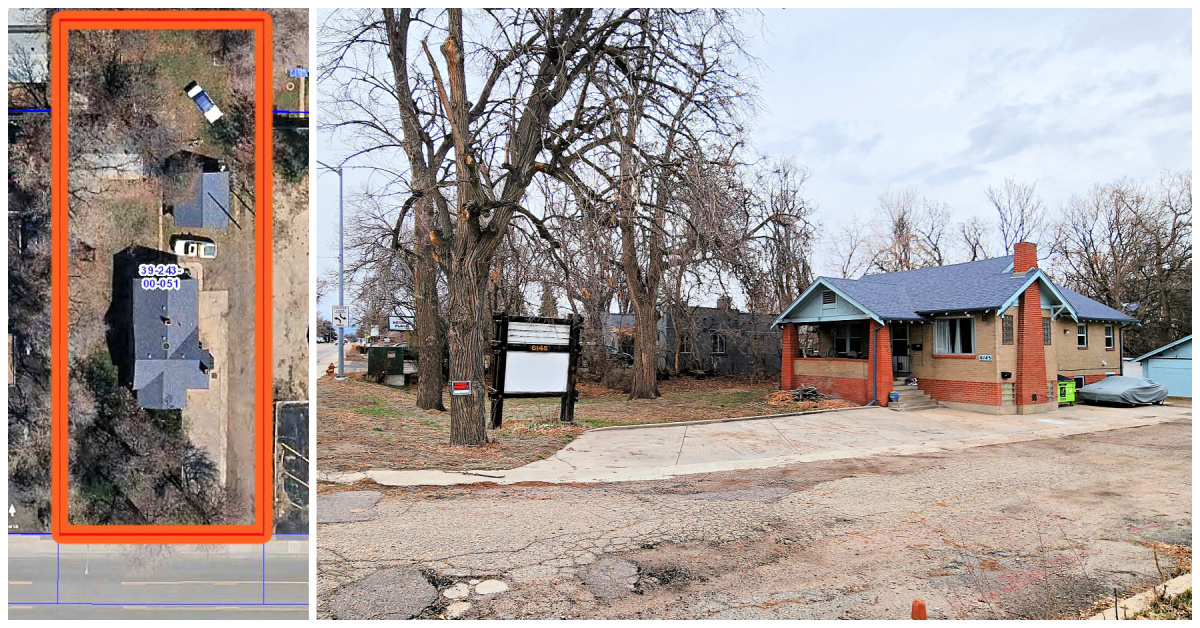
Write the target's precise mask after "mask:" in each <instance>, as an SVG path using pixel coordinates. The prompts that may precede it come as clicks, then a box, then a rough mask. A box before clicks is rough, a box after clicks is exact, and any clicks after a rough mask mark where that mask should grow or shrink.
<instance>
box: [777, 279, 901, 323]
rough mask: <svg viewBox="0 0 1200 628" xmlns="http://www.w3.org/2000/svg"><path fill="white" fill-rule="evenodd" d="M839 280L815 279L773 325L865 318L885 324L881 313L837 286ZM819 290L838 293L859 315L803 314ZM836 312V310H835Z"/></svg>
mask: <svg viewBox="0 0 1200 628" xmlns="http://www.w3.org/2000/svg"><path fill="white" fill-rule="evenodd" d="M837 281H838V280H836V279H830V278H828V277H817V279H816V281H814V282H813V283H812V285H811V286H809V287H808V289H807V290H805V291H804V293H803V294H801V295H800V297H799V298H797V299H796V300H795V301H793V302H792V304H791V305H789V306H787V307H786V308H785V309H784V310H783V312H782V313H780V314H779V316H778V317H777V318H776V319H775V322H773V323H771V327H775V326H777V325H779V324H780V323H818V322H821V321H834V320H863V319H871V320H874V321H876V322H878V323H879V324H881V325H882V324H883V319H882V318H880V317H879V315H877V314H875V313H874V312H872V311H871V310H870V309H868V308H866V307H864V306H863V305H862V304H861V303H859V302H858V301H857V300H856V299H854V298H853V297H851V296H850V295H849V294H847V293H846V291H845V290H843V289H841V288H839V287H838V286H837ZM843 281H844V280H843ZM818 290H820V291H821V292H825V291H832V292H833V293H834V294H835V295H837V297H838V298H839V299H841V300H842V301H844V302H845V304H847V305H849V306H850V307H852V308H853V309H855V310H857V311H858V312H859V315H846V314H837V313H832V314H830V315H817V316H812V315H804V314H802V313H801V310H802V305H803V304H805V303H806V302H807V301H809V300H810V298H813V299H815V298H817V297H814V296H813V295H815V294H816V293H817V291H818ZM817 305H818V308H819V307H820V304H817ZM835 312H836V310H835Z"/></svg>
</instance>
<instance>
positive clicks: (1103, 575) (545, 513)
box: [317, 416, 1191, 619]
mask: <svg viewBox="0 0 1200 628" xmlns="http://www.w3.org/2000/svg"><path fill="white" fill-rule="evenodd" d="M338 488H339V487H333V486H324V487H323V491H324V492H323V496H327V495H330V494H331V492H333V491H336V490H337V489H338ZM353 488H355V489H359V490H362V489H378V490H380V492H381V493H382V499H381V500H380V501H379V502H378V504H376V506H375V512H374V516H373V518H372V519H370V520H367V521H355V522H346V523H325V524H320V525H319V528H318V536H317V538H318V554H317V556H318V598H319V605H318V615H319V616H320V617H324V618H329V617H333V616H334V613H332V612H331V610H330V608H329V605H328V603H327V600H328V599H329V597H330V596H331V595H332V594H333V593H334V592H336V590H337V589H338V588H339V587H342V586H347V585H352V584H353V583H355V582H357V581H360V580H362V579H364V578H366V577H367V576H369V575H370V574H372V573H374V572H376V571H377V570H380V569H388V568H413V569H419V570H421V571H422V573H425V574H427V575H428V577H429V578H430V580H431V583H432V584H433V585H434V586H435V587H436V588H438V589H439V590H445V589H446V588H448V587H450V586H452V585H453V583H455V582H459V581H462V580H465V579H468V578H474V579H478V578H495V579H499V580H502V581H504V582H506V583H508V584H509V586H510V588H509V590H508V591H507V592H505V593H503V594H500V595H492V596H485V597H481V598H477V599H476V598H471V599H469V600H468V601H469V602H470V610H468V611H465V614H463V615H462V617H464V618H469V619H511V618H545V619H549V618H614V619H616V618H625V619H636V618H643V619H645V618H662V619H695V618H716V619H835V618H877V619H885V618H887V619H896V618H906V617H907V616H908V613H909V610H910V607H911V604H912V601H913V599H922V600H924V601H925V603H926V605H927V607H928V609H929V616H930V618H988V617H1029V618H1034V617H1067V616H1077V615H1078V613H1080V612H1081V611H1083V610H1085V609H1086V608H1087V607H1089V606H1090V605H1091V604H1092V603H1093V602H1095V601H1096V600H1099V599H1102V598H1103V596H1104V595H1106V594H1108V595H1111V593H1112V591H1113V589H1114V588H1116V589H1120V590H1121V591H1122V592H1123V593H1124V592H1130V593H1132V592H1134V591H1136V590H1139V589H1140V588H1141V587H1144V586H1148V585H1150V584H1153V583H1154V582H1156V581H1157V579H1158V574H1157V570H1156V567H1155V564H1154V555H1153V551H1152V549H1151V545H1152V543H1153V542H1154V541H1159V542H1165V543H1172V544H1181V545H1188V546H1190V545H1191V419H1190V416H1188V417H1186V418H1182V419H1179V420H1174V421H1171V422H1167V423H1161V424H1158V425H1152V426H1147V427H1140V428H1129V429H1121V430H1113V431H1108V432H1095V433H1089V434H1081V435H1076V436H1068V437H1064V438H1054V439H1046V440H1037V441H1028V442H1018V443H1011V444H1004V445H995V446H989V447H978V448H973V449H965V450H958V451H950V452H945V453H940V454H921V455H913V456H891V457H873V458H865V459H857V460H829V461H820V462H808V463H801V464H794V465H789V466H785V467H778V468H770V469H759V470H743V471H730V472H721V473H708V474H699V475H692V476H684V477H678V478H672V479H669V480H655V481H644V482H624V483H612V484H576V485H570V484H567V485H522V484H517V485H507V486H497V485H494V484H475V485H468V486H454V487H423V488H411V487H378V486H375V485H371V484H368V483H358V484H356V485H354V487H353ZM319 505H320V502H318V507H319ZM602 559H605V560H606V562H605V563H604V569H602V570H599V572H600V573H601V575H602V576H603V575H604V574H608V573H612V574H616V575H614V576H613V577H612V578H610V579H609V580H610V581H606V580H604V578H602V577H599V576H596V575H595V573H596V572H597V569H596V568H594V567H593V568H591V570H590V571H589V570H588V568H589V566H592V565H593V564H594V563H597V562H598V561H600V560H602ZM608 559H615V560H616V561H624V562H613V561H611V560H608ZM626 563H628V564H626ZM634 569H636V575H632V574H634V571H633V570H634ZM581 572H582V574H583V575H581ZM434 610H435V611H436V609H434ZM425 616H435V617H436V616H438V614H437V613H436V612H432V614H431V613H427V614H426V615H425Z"/></svg>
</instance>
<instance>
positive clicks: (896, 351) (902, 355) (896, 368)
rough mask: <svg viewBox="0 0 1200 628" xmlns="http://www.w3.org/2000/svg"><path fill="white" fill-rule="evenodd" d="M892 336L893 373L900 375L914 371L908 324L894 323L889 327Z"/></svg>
mask: <svg viewBox="0 0 1200 628" xmlns="http://www.w3.org/2000/svg"><path fill="white" fill-rule="evenodd" d="M888 331H890V332H891V336H892V375H893V376H896V377H899V376H902V375H908V374H909V373H911V372H912V370H911V369H912V367H911V358H910V357H909V355H908V325H907V324H893V325H891V327H890V328H889V329H888Z"/></svg>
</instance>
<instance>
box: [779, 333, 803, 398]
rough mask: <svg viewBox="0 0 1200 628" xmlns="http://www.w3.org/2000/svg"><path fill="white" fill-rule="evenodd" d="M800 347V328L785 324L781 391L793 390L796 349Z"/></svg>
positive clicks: (780, 381)
mask: <svg viewBox="0 0 1200 628" xmlns="http://www.w3.org/2000/svg"><path fill="white" fill-rule="evenodd" d="M799 345H800V328H799V327H798V326H797V325H796V324H795V323H784V324H783V368H781V369H780V376H779V389H780V390H791V389H792V385H793V384H792V371H793V369H794V368H795V366H796V363H795V362H794V360H795V359H796V349H797V347H798V346H799Z"/></svg>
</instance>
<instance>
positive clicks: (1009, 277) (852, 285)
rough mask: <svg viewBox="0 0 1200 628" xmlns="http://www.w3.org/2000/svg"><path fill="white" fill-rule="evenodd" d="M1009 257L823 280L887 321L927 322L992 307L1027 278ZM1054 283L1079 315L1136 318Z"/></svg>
mask: <svg viewBox="0 0 1200 628" xmlns="http://www.w3.org/2000/svg"><path fill="white" fill-rule="evenodd" d="M1012 263H1013V258H1012V256H1011V255H1007V256H1004V257H995V258H991V259H985V260H979V261H975V262H966V263H963V264H951V265H949V266H934V267H931V268H920V269H917V270H906V271H902V272H896V273H883V274H878V275H865V276H863V277H861V278H859V279H831V278H827V277H823V278H821V279H822V280H823V281H825V282H827V283H828V284H829V285H831V286H833V287H834V288H836V289H838V290H840V291H842V292H843V293H844V294H846V295H847V296H849V297H850V298H851V299H854V300H855V301H857V302H858V303H859V304H861V305H862V306H863V307H865V308H867V309H868V310H870V311H871V312H872V313H874V314H875V315H876V316H878V317H880V318H881V319H883V320H926V319H927V318H928V316H930V315H932V314H934V313H938V312H964V311H980V310H994V309H997V308H1000V307H1001V306H1003V305H1004V304H1005V303H1006V302H1007V301H1008V300H1009V298H1011V297H1012V296H1013V295H1014V294H1016V292H1017V291H1018V290H1020V289H1021V287H1022V286H1023V285H1024V284H1025V282H1026V281H1027V280H1028V276H1026V275H1024V274H1022V275H1014V274H1013V273H1012V272H1011V271H1009V270H1008V269H1009V268H1010V267H1011V266H1012ZM1054 287H1055V288H1056V289H1057V290H1058V291H1059V292H1061V293H1062V295H1063V296H1064V297H1065V298H1066V299H1067V301H1068V302H1069V303H1070V305H1071V307H1072V308H1074V309H1075V311H1076V313H1077V314H1078V315H1079V317H1080V318H1081V319H1090V320H1110V321H1119V322H1136V319H1134V318H1132V317H1130V316H1127V315H1125V314H1123V313H1121V312H1118V311H1117V310H1114V309H1112V308H1110V307H1107V306H1105V305H1103V304H1101V303H1098V302H1096V301H1094V300H1092V299H1089V298H1087V297H1085V296H1083V295H1081V294H1079V293H1077V292H1074V291H1071V290H1067V289H1065V288H1063V287H1062V286H1060V285H1058V284H1054Z"/></svg>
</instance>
